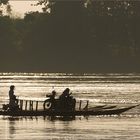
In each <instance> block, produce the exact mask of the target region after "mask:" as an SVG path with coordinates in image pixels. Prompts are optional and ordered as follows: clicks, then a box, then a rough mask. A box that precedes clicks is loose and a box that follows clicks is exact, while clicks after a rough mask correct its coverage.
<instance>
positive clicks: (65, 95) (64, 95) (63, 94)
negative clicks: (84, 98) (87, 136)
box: [59, 88, 72, 100]
mask: <svg viewBox="0 0 140 140" xmlns="http://www.w3.org/2000/svg"><path fill="white" fill-rule="evenodd" d="M71 94H72V93H70V89H69V88H66V89H65V90H64V91H63V93H62V94H61V95H60V97H59V99H60V100H61V99H62V100H63V99H66V98H69V97H70V95H71Z"/></svg>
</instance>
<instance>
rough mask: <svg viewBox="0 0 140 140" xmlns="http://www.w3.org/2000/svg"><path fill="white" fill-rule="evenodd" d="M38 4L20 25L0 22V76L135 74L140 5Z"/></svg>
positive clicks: (126, 2)
mask: <svg viewBox="0 0 140 140" xmlns="http://www.w3.org/2000/svg"><path fill="white" fill-rule="evenodd" d="M1 1H2V0H1ZM1 1H0V4H1ZM7 2H8V1H7ZM44 2H45V1H44ZM5 4H6V3H5ZM41 4H44V7H43V10H44V12H42V13H39V12H31V13H27V14H26V15H25V17H24V18H23V19H18V18H15V19H12V18H10V17H9V16H3V15H1V16H0V65H1V71H21V72H23V71H27V72H31V71H32V72H139V70H140V62H139V59H140V39H139V37H140V27H139V25H140V2H139V1H131V0H123V1H97V0H87V1H85V0H83V1H71V0H68V1H57V0H50V1H49V3H47V4H46V3H43V2H42V3H41Z"/></svg>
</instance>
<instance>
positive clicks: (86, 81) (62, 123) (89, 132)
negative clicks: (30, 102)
mask: <svg viewBox="0 0 140 140" xmlns="http://www.w3.org/2000/svg"><path fill="white" fill-rule="evenodd" d="M10 85H15V86H16V89H15V94H16V95H17V96H18V97H19V98H21V99H34V100H44V99H45V96H46V94H49V93H51V91H52V90H56V92H57V96H59V95H60V94H61V93H62V92H63V90H64V89H65V88H67V87H68V88H70V89H71V92H72V93H73V96H74V97H76V99H77V100H79V99H81V100H89V101H90V102H89V104H90V105H94V106H95V105H99V104H111V105H112V104H113V105H117V106H128V105H133V104H140V101H139V99H140V74H138V73H137V74H135V73H129V74H123V73H122V74H118V73H116V74H113V73H109V74H102V73H100V74H95V73H93V74H72V73H69V74H66V73H0V95H1V96H0V101H1V103H0V105H1V104H2V103H4V102H7V100H8V91H9V87H10ZM0 108H1V107H0ZM139 131H140V107H139V106H138V107H136V108H134V109H132V110H130V111H127V112H125V113H123V114H122V115H121V116H89V117H84V116H81V117H76V118H74V119H65V118H50V117H45V118H44V117H13V118H12V117H10V116H9V117H5V116H1V117H0V138H1V139H14V140H15V139H30V140H33V139H38V140H42V139H67V140H69V139H70V140H71V139H79V140H81V139H83V140H85V139H87V140H88V139H91V140H93V139H94V140H96V139H97V140H100V139H106V140H109V139H110V140H114V139H116V140H122V139H124V140H132V139H135V140H136V139H140V134H139Z"/></svg>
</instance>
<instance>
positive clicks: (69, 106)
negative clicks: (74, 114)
mask: <svg viewBox="0 0 140 140" xmlns="http://www.w3.org/2000/svg"><path fill="white" fill-rule="evenodd" d="M71 94H72V93H70V89H69V88H66V89H65V90H64V91H63V93H62V94H61V95H60V97H59V100H60V109H61V110H64V111H71V110H74V109H75V103H76V100H75V99H73V97H72V96H71Z"/></svg>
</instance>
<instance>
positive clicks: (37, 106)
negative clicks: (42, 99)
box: [36, 101, 38, 111]
mask: <svg viewBox="0 0 140 140" xmlns="http://www.w3.org/2000/svg"><path fill="white" fill-rule="evenodd" d="M37 110H38V101H36V111H37Z"/></svg>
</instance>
